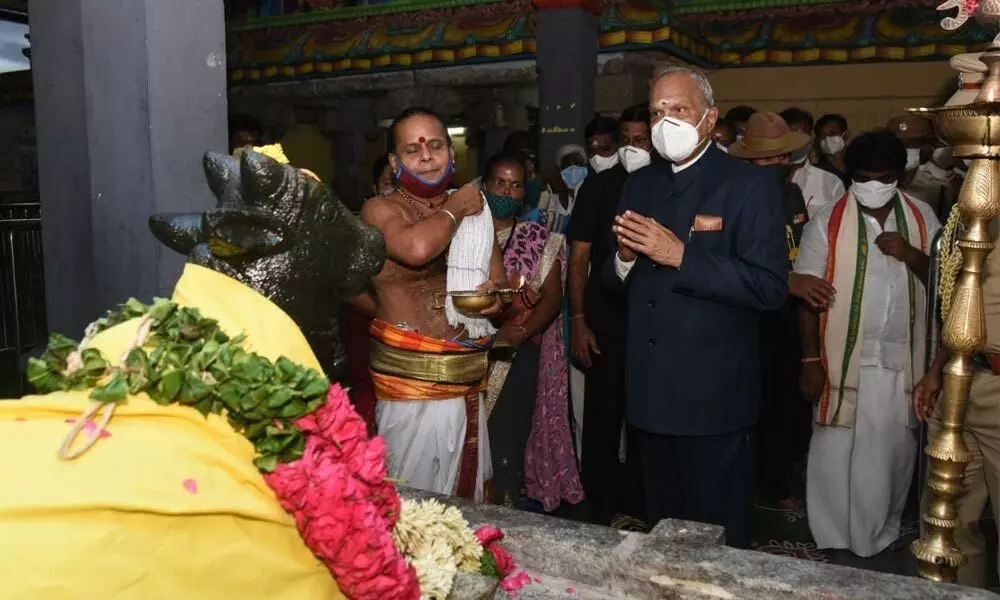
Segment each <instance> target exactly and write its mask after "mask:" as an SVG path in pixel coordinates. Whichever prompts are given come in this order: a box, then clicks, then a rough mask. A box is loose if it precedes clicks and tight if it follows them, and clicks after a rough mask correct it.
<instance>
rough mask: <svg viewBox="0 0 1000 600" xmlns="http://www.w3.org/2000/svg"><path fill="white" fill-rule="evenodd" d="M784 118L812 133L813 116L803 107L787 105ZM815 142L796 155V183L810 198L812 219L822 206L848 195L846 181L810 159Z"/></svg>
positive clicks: (792, 126)
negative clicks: (816, 165)
mask: <svg viewBox="0 0 1000 600" xmlns="http://www.w3.org/2000/svg"><path fill="white" fill-rule="evenodd" d="M781 118H782V119H784V120H785V122H786V123H788V128H789V129H791V130H792V131H798V132H801V133H805V134H808V135H810V136H811V135H812V131H813V118H812V115H811V114H809V113H808V112H806V111H804V110H802V109H800V108H786V109H785V110H783V111H781ZM811 149H812V145H810V146H806V147H805V148H803V149H802V150H800V151H799V152H797V153H794V154H792V158H791V163H792V183H794V184H795V185H797V186H799V188H800V189H801V190H802V199H803V200H805V201H806V212H808V213H809V218H810V219H812V218H813V217H815V216H816V213H817V212H819V209H821V208H823V207H824V206H826V205H828V204H833V203H834V202H836V201H837V200H840V198H841V197H843V195H844V183H843V182H842V181H841V180H840V178H839V177H837V176H836V175H834V174H833V173H831V172H829V171H825V170H823V169H820V168H818V167H815V166H813V165H812V163H811V162H809V152H810V150H811Z"/></svg>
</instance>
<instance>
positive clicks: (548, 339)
mask: <svg viewBox="0 0 1000 600" xmlns="http://www.w3.org/2000/svg"><path fill="white" fill-rule="evenodd" d="M483 180H484V181H483V182H484V185H485V187H484V193H485V195H486V201H487V203H488V204H489V207H490V211H491V212H492V213H493V220H494V226H495V230H496V235H497V240H498V241H499V243H500V248H501V249H502V252H503V261H504V266H505V267H506V269H507V272H508V273H509V275H510V279H511V280H512V281H513V282H514V283H515V285H516V284H517V283H518V282H520V283H523V285H524V288H525V290H526V292H525V293H524V294H522V295H521V296H520V297H518V299H517V300H515V301H514V303H513V304H512V305H511V308H510V309H509V310H508V312H507V314H506V315H504V322H503V325H502V327H501V329H500V333H499V334H498V336H497V344H498V346H500V347H501V348H503V347H506V348H507V349H508V350H512V352H507V353H506V355H505V356H506V359H501V358H498V359H495V360H494V361H493V362H492V364H491V367H490V377H489V391H488V393H487V399H486V410H487V414H488V415H489V421H488V423H489V431H490V440H491V453H492V455H493V473H494V476H493V480H492V494H493V501H494V502H496V503H498V504H506V505H508V506H517V505H518V504H520V506H521V507H530V506H531V503H530V502H528V503H525V502H523V500H525V499H530V500H534V501H536V502H538V503H541V505H542V506H543V507H544V509H545V510H546V511H551V510H555V509H556V508H557V507H558V506H559V504H560V503H561V502H562V501H563V500H565V501H567V502H570V503H572V504H576V503H578V502H580V501H582V500H583V487H582V486H581V484H580V476H579V472H578V470H577V462H576V457H575V454H574V448H573V436H572V432H571V430H570V417H569V376H568V361H567V355H566V346H565V337H564V335H563V319H562V313H561V309H562V299H563V281H564V275H565V269H566V248H565V240H564V238H563V236H562V235H561V234H558V233H550V232H549V231H548V230H547V229H546V228H545V227H544V226H543V225H539V224H537V223H534V222H532V221H526V220H521V219H518V218H517V215H519V214H521V210H522V203H523V200H524V186H525V166H524V159H523V157H522V156H521V155H520V154H516V153H500V154H498V155H496V156H494V157H493V158H491V159H490V161H489V162H488V163H487V165H486V172H485V175H484V177H483Z"/></svg>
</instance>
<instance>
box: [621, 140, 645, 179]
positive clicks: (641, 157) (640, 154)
mask: <svg viewBox="0 0 1000 600" xmlns="http://www.w3.org/2000/svg"><path fill="white" fill-rule="evenodd" d="M618 160H619V161H620V162H621V164H622V165H623V166H624V167H625V170H626V171H628V172H629V173H634V172H635V171H638V170H639V169H641V168H643V167H645V166H646V165H648V164H649V163H650V161H651V160H652V157H651V156H650V155H649V151H648V150H643V149H642V148H636V147H635V146H622V147H621V148H618Z"/></svg>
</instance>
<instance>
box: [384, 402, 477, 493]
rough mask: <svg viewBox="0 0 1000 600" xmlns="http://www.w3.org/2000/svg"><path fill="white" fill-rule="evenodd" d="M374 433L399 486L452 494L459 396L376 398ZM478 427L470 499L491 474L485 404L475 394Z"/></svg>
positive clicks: (461, 413) (461, 434) (460, 423)
mask: <svg viewBox="0 0 1000 600" xmlns="http://www.w3.org/2000/svg"><path fill="white" fill-rule="evenodd" d="M375 418H376V421H377V422H378V432H379V435H381V436H382V437H383V438H385V442H386V445H387V446H388V447H389V456H388V466H389V476H390V477H392V478H393V479H396V480H398V481H399V483H400V484H401V485H404V486H408V487H412V488H417V489H420V490H426V491H429V492H434V493H437V494H445V495H452V494H454V493H455V492H456V488H457V486H458V474H459V470H460V469H461V466H462V449H463V447H464V444H465V431H466V428H467V427H468V418H467V415H466V407H465V398H464V397H460V398H451V399H448V400H379V401H378V403H377V404H376V406H375ZM478 424H479V427H478V429H479V432H478V437H479V440H478V444H477V446H478V457H479V461H478V462H479V464H478V468H477V472H476V491H475V497H474V500H475V501H476V502H482V501H483V500H484V497H485V486H486V482H487V481H489V480H490V478H491V477H492V476H493V463H492V460H491V458H490V440H489V433H488V431H487V426H486V408H485V406H484V403H483V395H482V394H480V395H479V419H478Z"/></svg>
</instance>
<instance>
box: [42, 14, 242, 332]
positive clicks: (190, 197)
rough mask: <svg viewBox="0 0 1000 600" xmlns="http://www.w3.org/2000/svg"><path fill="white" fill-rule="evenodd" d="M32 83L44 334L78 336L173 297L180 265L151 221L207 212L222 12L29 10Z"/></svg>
mask: <svg viewBox="0 0 1000 600" xmlns="http://www.w3.org/2000/svg"><path fill="white" fill-rule="evenodd" d="M29 16H30V27H31V47H32V70H33V77H34V90H35V114H36V126H37V132H38V171H39V188H40V192H41V202H42V236H43V242H44V252H45V283H46V290H47V293H46V295H47V305H48V306H47V309H48V317H49V326H50V330H52V331H60V332H63V333H66V334H68V335H72V336H79V335H80V333H81V331H82V328H83V327H84V326H85V325H86V324H87V323H88V322H90V321H92V320H93V319H95V318H97V317H99V316H101V314H103V311H104V310H106V309H109V308H112V307H114V306H115V305H116V304H117V303H120V302H122V301H124V300H126V299H127V298H128V297H129V296H136V297H139V298H141V299H144V300H148V299H150V298H151V297H152V296H154V295H167V294H169V292H170V290H171V288H172V286H173V283H174V282H175V281H176V278H177V276H178V275H179V273H180V269H181V267H182V265H183V258H182V257H181V256H179V255H176V254H174V253H172V252H170V251H169V250H167V249H165V248H163V247H162V246H160V245H159V244H158V243H157V242H156V240H155V239H154V238H153V236H152V235H151V234H150V232H149V229H148V227H147V225H146V220H147V218H148V217H149V216H150V215H151V214H153V213H156V212H164V211H188V210H202V209H205V208H208V207H210V206H212V205H213V198H212V195H211V193H210V192H209V190H208V188H207V186H206V185H205V183H204V176H203V174H202V170H201V155H202V153H203V152H204V151H205V150H208V149H216V150H222V151H225V150H226V149H227V139H226V138H227V128H226V72H225V29H224V26H225V25H224V20H223V10H222V2H221V0H183V1H181V2H175V1H169V2H164V1H163V0H127V1H126V0H119V1H115V2H112V1H108V0H33V1H32V3H31V11H30V15H29Z"/></svg>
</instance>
